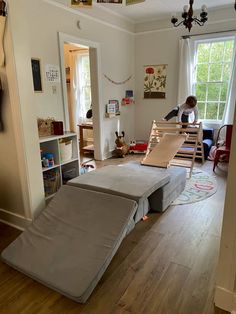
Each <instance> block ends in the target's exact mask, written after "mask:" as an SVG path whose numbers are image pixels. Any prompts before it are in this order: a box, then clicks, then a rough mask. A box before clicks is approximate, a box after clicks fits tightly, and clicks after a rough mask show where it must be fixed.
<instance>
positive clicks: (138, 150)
mask: <svg viewBox="0 0 236 314" xmlns="http://www.w3.org/2000/svg"><path fill="white" fill-rule="evenodd" d="M147 146H148V143H147V142H145V141H135V140H134V141H131V142H130V146H129V152H130V154H145V153H146V151H147Z"/></svg>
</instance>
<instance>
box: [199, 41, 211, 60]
mask: <svg viewBox="0 0 236 314" xmlns="http://www.w3.org/2000/svg"><path fill="white" fill-rule="evenodd" d="M197 49H198V52H197V63H201V62H208V61H209V56H210V44H200V45H198V48H197Z"/></svg>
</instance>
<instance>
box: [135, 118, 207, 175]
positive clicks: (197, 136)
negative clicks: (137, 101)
mask: <svg viewBox="0 0 236 314" xmlns="http://www.w3.org/2000/svg"><path fill="white" fill-rule="evenodd" d="M196 156H198V157H200V158H201V160H202V162H203V161H204V157H203V146H202V124H201V123H196V124H193V123H177V122H166V121H161V122H156V121H155V120H154V121H153V122H152V127H151V132H150V138H149V143H148V148H147V153H146V156H145V157H144V159H143V161H142V162H141V164H142V165H148V166H154V167H162V168H167V167H169V166H171V165H173V166H179V167H185V168H189V170H190V172H189V176H190V177H191V175H192V170H193V166H194V161H195V157H196Z"/></svg>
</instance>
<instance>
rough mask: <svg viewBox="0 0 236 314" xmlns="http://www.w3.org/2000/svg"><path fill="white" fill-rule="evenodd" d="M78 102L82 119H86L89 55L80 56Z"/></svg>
mask: <svg viewBox="0 0 236 314" xmlns="http://www.w3.org/2000/svg"><path fill="white" fill-rule="evenodd" d="M79 66H80V95H81V97H80V101H81V106H82V107H83V110H82V111H83V114H82V115H83V118H86V112H87V111H88V110H89V109H90V107H91V81H90V64H89V55H88V54H82V55H81V56H80V64H79Z"/></svg>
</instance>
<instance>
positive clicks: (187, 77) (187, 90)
mask: <svg viewBox="0 0 236 314" xmlns="http://www.w3.org/2000/svg"><path fill="white" fill-rule="evenodd" d="M192 73H193V56H192V51H191V45H190V39H189V38H181V39H180V41H179V86H178V104H183V103H184V102H185V100H186V98H187V96H189V95H191V94H192V82H193V78H192Z"/></svg>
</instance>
